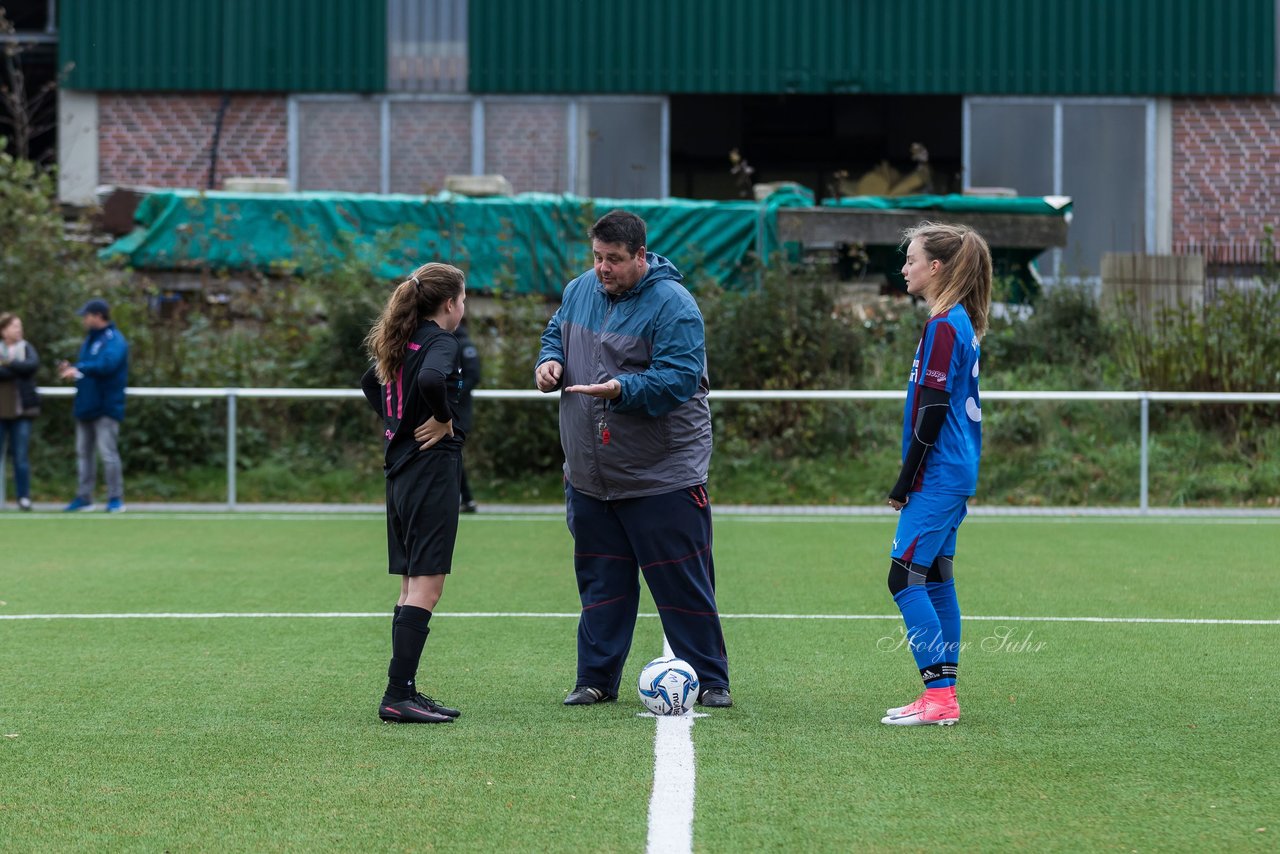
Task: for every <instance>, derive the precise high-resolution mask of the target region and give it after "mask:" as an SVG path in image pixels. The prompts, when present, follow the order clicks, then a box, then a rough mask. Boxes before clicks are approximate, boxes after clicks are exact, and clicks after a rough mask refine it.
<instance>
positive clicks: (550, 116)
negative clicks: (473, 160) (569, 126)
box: [484, 101, 570, 193]
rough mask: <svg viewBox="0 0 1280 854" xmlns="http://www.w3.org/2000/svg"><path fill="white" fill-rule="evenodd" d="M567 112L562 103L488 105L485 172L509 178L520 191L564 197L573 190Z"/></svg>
mask: <svg viewBox="0 0 1280 854" xmlns="http://www.w3.org/2000/svg"><path fill="white" fill-rule="evenodd" d="M567 114H568V107H567V106H566V105H565V104H562V103H560V104H558V103H540V102H532V103H520V102H503V101H498V102H492V101H491V102H488V103H487V104H486V105H485V113H484V135H485V146H484V171H485V172H487V173H489V174H498V175H505V176H506V178H507V180H508V181H510V182H511V186H512V187H513V188H514V189H515V191H516V192H517V193H532V192H541V193H563V192H564V191H565V190H567V189H568V188H569V186H570V182H569V176H568V155H567V152H568V143H567V141H566V140H565V123H566V117H567Z"/></svg>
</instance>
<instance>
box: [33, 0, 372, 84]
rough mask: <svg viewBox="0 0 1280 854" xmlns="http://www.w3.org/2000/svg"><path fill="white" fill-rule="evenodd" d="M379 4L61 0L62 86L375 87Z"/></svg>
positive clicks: (343, 0)
mask: <svg viewBox="0 0 1280 854" xmlns="http://www.w3.org/2000/svg"><path fill="white" fill-rule="evenodd" d="M386 9H387V7H386V0H61V2H60V3H59V10H58V11H59V45H58V58H59V64H60V65H62V66H64V67H65V66H66V65H68V64H72V65H73V67H72V70H71V73H70V75H69V77H68V79H67V81H66V84H65V85H66V87H67V88H69V89H90V90H95V89H96V90H119V91H140V90H153V91H155V90H161V91H162V90H175V91H202V90H203V91H288V92H308V91H311V92H315V91H319V92H381V91H383V90H385V89H386V78H387V71H386V68H387V62H386V40H387V33H386V21H387V17H386Z"/></svg>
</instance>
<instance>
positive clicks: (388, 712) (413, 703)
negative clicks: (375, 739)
mask: <svg viewBox="0 0 1280 854" xmlns="http://www.w3.org/2000/svg"><path fill="white" fill-rule="evenodd" d="M378 717H380V718H382V719H383V720H384V721H386V722H387V723H392V724H447V723H453V718H451V717H449V716H448V715H442V714H440V713H438V712H433V711H432V710H431V709H428V708H426V707H425V706H423V704H422V703H419V702H418V700H417V699H416V698H414V697H410V698H409V699H407V700H397V701H395V702H391V701H389V700H388V699H387V698H386V697H383V698H382V702H381V703H379V704H378Z"/></svg>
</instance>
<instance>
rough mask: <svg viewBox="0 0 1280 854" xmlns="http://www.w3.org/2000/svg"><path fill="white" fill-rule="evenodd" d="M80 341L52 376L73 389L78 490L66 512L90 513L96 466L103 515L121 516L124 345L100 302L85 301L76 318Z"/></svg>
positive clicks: (126, 371)
mask: <svg viewBox="0 0 1280 854" xmlns="http://www.w3.org/2000/svg"><path fill="white" fill-rule="evenodd" d="M76 314H78V315H80V317H81V318H82V319H83V321H84V328H85V332H86V335H85V338H84V343H83V344H81V345H80V356H79V358H78V359H77V360H76V363H75V364H74V365H71V364H68V363H67V362H62V363H60V364H59V365H58V376H60V377H61V378H62V379H64V380H74V381H75V384H76V401H75V408H74V413H75V418H76V460H77V468H78V473H79V479H80V483H79V487H78V488H77V490H76V497H75V498H73V499H72V500H71V503H70V504H68V505H67V506H66V510H67V511H68V512H72V511H76V510H92V509H94V504H93V493H94V489H95V487H96V485H97V478H98V464H97V459H96V457H101V458H102V470H103V476H104V479H105V480H106V482H107V512H108V513H123V512H124V473H123V471H122V467H121V465H120V451H119V449H118V447H117V443H118V441H119V437H120V422H122V421H123V420H124V390H125V386H126V385H128V381H129V343H128V342H127V341H125V340H124V336H123V335H121V334H120V330H119V329H116V325H115V324H114V323H112V322H111V307H110V306H109V305H107V302H106V300H101V299H91V300H89V301H88V302H87V303H85V304H84V305H82V306H81V307H80V309H79V310H78V311H77V312H76Z"/></svg>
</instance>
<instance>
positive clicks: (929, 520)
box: [890, 492, 969, 566]
mask: <svg viewBox="0 0 1280 854" xmlns="http://www.w3.org/2000/svg"><path fill="white" fill-rule="evenodd" d="M968 512H969V496H967V495H949V494H947V493H939V492H912V493H911V494H910V500H909V501H908V502H907V506H906V507H903V508H902V509H901V510H900V511H898V530H897V532H896V533H895V534H894V535H893V551H892V552H890V554H891V555H892V556H893V557H895V558H898V559H900V560H903V561H905V562H906V563H918V564H920V565H921V566H932V565H933V561H934V560H935V559H936V558H937V557H938V555H943V556H951V555H954V554H955V553H956V529H957V528H959V527H960V523H961V522H963V521H964V517H965V516H966V515H967V514H968Z"/></svg>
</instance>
